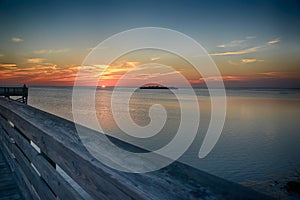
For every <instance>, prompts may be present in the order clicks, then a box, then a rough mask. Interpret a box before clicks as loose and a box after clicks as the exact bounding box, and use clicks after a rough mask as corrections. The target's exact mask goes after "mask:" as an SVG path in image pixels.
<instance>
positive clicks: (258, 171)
mask: <svg viewBox="0 0 300 200" xmlns="http://www.w3.org/2000/svg"><path fill="white" fill-rule="evenodd" d="M124 92H126V90H124ZM111 93H112V91H110V90H98V91H97V93H96V110H97V116H98V119H99V123H100V124H101V126H102V127H104V130H105V131H106V132H107V133H108V134H112V135H115V136H117V137H119V138H121V139H123V140H127V141H130V142H134V143H137V144H139V145H142V146H145V147H146V148H148V149H151V150H154V149H159V148H161V147H162V146H163V145H165V144H167V143H168V142H169V141H170V140H172V138H173V136H174V134H175V133H176V131H177V128H178V124H179V122H180V108H179V104H178V102H177V100H176V98H175V96H174V95H173V94H172V93H171V92H166V91H159V90H147V91H146V90H143V91H138V92H136V93H135V94H134V95H133V96H132V98H131V100H130V114H131V117H132V118H133V120H134V121H135V122H136V123H137V124H139V125H141V126H143V125H147V124H148V123H149V122H150V118H149V116H148V109H149V107H150V106H151V105H153V104H154V103H155V104H161V105H163V106H164V107H165V109H166V111H167V114H168V119H167V121H166V125H165V126H164V128H163V129H162V130H161V132H160V133H159V134H157V136H154V137H151V138H149V139H133V138H131V137H129V136H127V135H126V134H124V133H123V132H122V131H121V130H120V129H119V128H118V127H117V125H116V124H115V122H114V120H113V117H112V113H111V106H110V96H111ZM182 93H183V94H184V90H182ZM226 93H227V115H226V121H225V126H224V129H223V132H222V134H221V137H220V139H219V141H218V143H217V144H216V146H215V147H214V149H213V150H212V152H210V154H208V156H207V157H205V158H204V159H199V158H198V157H197V155H198V151H199V148H200V146H201V144H202V140H203V137H204V135H205V133H206V130H207V127H208V123H209V120H210V98H209V95H208V91H207V90H205V89H196V94H197V96H198V100H199V107H200V109H201V121H200V124H199V131H198V135H197V137H196V139H195V141H194V143H193V144H192V145H191V147H190V148H189V150H188V151H187V152H186V153H185V154H184V155H183V156H182V158H181V159H180V161H182V162H186V163H188V164H190V165H193V166H194V167H196V168H198V169H201V170H203V171H206V172H209V173H211V174H214V175H217V176H220V177H223V178H225V179H227V180H231V181H234V182H239V183H241V182H247V181H264V180H268V179H274V178H276V177H284V176H289V174H291V173H294V172H295V171H296V170H299V169H300V153H299V152H300V125H299V119H300V90H279V89H278V90H275V89H272V90H271V89H268V90H265V89H256V90H254V89H230V90H227V91H226ZM186 99H187V103H188V99H189V96H188V95H186ZM80 101H82V108H81V110H82V112H83V113H88V112H91V111H90V110H88V109H86V108H85V104H84V103H85V101H86V99H85V98H84V97H83V98H82V99H81V100H80ZM29 105H31V106H33V107H36V108H39V109H41V110H45V111H47V112H50V113H53V114H55V115H58V116H61V117H63V118H66V119H69V120H73V116H72V88H71V87H31V88H30V90H29ZM117 106H120V107H122V106H123V104H122V102H121V101H120V104H119V105H117ZM157 117H159V116H157Z"/></svg>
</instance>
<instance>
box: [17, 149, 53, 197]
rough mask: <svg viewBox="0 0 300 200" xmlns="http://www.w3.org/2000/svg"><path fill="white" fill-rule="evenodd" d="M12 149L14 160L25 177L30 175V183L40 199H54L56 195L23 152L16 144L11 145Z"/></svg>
mask: <svg viewBox="0 0 300 200" xmlns="http://www.w3.org/2000/svg"><path fill="white" fill-rule="evenodd" d="M13 151H14V154H15V156H16V160H17V161H18V164H19V165H20V167H21V168H22V169H23V172H24V173H25V175H26V176H27V177H30V180H29V181H30V183H31V184H32V185H33V186H34V188H35V189H36V191H37V193H38V195H39V196H40V198H41V199H47V200H48V199H49V200H51V199H53V200H55V199H56V197H55V196H54V194H53V193H52V191H51V190H50V188H49V187H48V186H47V184H46V183H45V181H44V180H43V179H42V178H41V177H40V176H39V175H38V174H37V173H36V171H35V170H34V168H33V167H32V166H31V164H30V163H29V162H28V160H27V159H26V158H25V157H24V155H23V153H22V152H21V151H20V150H19V148H18V147H17V146H13Z"/></svg>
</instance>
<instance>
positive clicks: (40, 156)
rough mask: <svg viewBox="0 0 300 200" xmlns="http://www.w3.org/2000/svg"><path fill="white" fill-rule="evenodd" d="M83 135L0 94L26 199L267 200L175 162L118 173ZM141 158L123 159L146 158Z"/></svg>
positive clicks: (0, 130)
mask: <svg viewBox="0 0 300 200" xmlns="http://www.w3.org/2000/svg"><path fill="white" fill-rule="evenodd" d="M80 129H82V130H83V131H84V132H85V133H86V138H87V140H92V139H91V138H90V136H92V135H95V134H97V135H99V134H100V136H101V137H106V136H105V135H103V134H101V133H98V132H95V131H93V130H90V129H88V128H86V127H80ZM81 139H82V138H81ZM81 139H80V138H79V136H78V135H77V131H76V128H75V125H74V123H73V122H71V121H68V120H65V119H62V118H60V117H57V116H55V115H52V114H50V113H47V112H43V111H41V110H38V109H35V108H33V107H30V106H28V105H25V104H20V103H16V102H15V101H12V100H9V99H6V98H0V149H1V151H2V153H3V155H4V157H5V159H6V162H7V163H8V164H9V167H10V169H11V171H12V172H13V174H14V176H13V177H15V180H16V182H17V184H18V186H19V188H20V191H21V193H22V196H23V198H24V199H36V200H38V199H43V200H48V199H49V200H56V199H62V200H69V199H72V200H79V199H114V200H118V199H122V200H126V199H131V200H132V199H245V197H246V199H270V198H269V197H267V196H265V195H262V194H260V193H258V192H256V191H254V190H251V189H249V188H246V187H243V186H241V185H239V184H236V183H232V182H229V181H226V180H224V179H221V178H218V177H216V176H213V175H210V174H208V173H205V172H202V171H200V170H197V169H195V168H192V167H190V166H187V165H185V164H182V163H179V162H174V163H173V164H171V165H169V166H168V167H165V168H163V169H160V170H158V171H155V172H149V173H145V174H134V173H124V172H120V171H117V170H114V169H111V168H109V167H107V166H106V165H104V164H102V163H101V162H99V161H98V160H96V159H95V158H94V157H93V156H92V155H91V154H90V153H89V152H88V151H87V150H86V149H85V147H84V146H83V144H82V142H81ZM111 139H112V138H111ZM114 140H115V141H116V142H117V143H118V145H120V146H124V147H126V148H138V147H134V146H132V145H130V144H128V143H125V142H122V141H120V140H118V139H114ZM103 141H104V140H103ZM99 146H100V147H102V148H105V143H104V142H103V143H101V144H99ZM106 151H107V152H108V149H106ZM100 153H101V152H100ZM102 153H105V152H102ZM140 157H141V156H140ZM140 157H138V156H137V157H136V158H126V160H125V161H126V162H130V161H131V160H132V159H135V161H139V160H138V159H140V161H141V162H146V161H145V160H143V158H140ZM107 159H111V160H114V159H115V158H111V157H107ZM127 159H128V160H127ZM5 172H7V173H8V174H9V173H11V172H9V171H7V170H6V171H5ZM1 176H2V175H1ZM1 187H6V186H5V185H4V186H3V185H0V191H1ZM16 191H17V190H16ZM0 194H1V193H0ZM0 199H1V198H0Z"/></svg>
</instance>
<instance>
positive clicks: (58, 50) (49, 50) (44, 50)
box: [33, 48, 70, 55]
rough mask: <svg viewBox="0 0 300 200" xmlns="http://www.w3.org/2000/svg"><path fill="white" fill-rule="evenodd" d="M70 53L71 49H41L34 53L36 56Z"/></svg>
mask: <svg viewBox="0 0 300 200" xmlns="http://www.w3.org/2000/svg"><path fill="white" fill-rule="evenodd" d="M68 51H70V49H69V48H65V49H41V50H36V51H34V52H33V53H34V54H38V55H41V54H54V53H66V52H68Z"/></svg>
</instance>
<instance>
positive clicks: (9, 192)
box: [0, 148, 23, 200]
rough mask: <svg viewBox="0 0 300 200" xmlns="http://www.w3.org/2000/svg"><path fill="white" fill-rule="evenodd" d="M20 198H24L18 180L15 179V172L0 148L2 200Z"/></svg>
mask: <svg viewBox="0 0 300 200" xmlns="http://www.w3.org/2000/svg"><path fill="white" fill-rule="evenodd" d="M6 199H10V200H20V199H23V198H22V195H21V192H20V190H19V188H18V185H17V182H16V180H15V179H14V175H13V172H12V171H11V170H10V168H9V165H8V164H7V162H6V160H5V159H4V156H3V153H2V151H1V148H0V200H6Z"/></svg>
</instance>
